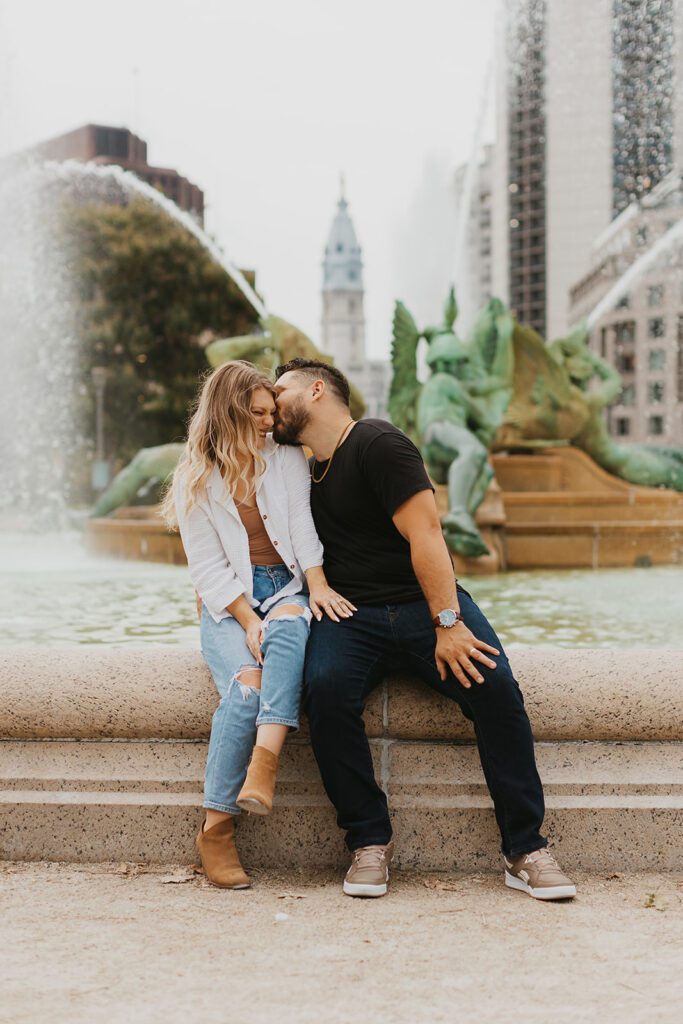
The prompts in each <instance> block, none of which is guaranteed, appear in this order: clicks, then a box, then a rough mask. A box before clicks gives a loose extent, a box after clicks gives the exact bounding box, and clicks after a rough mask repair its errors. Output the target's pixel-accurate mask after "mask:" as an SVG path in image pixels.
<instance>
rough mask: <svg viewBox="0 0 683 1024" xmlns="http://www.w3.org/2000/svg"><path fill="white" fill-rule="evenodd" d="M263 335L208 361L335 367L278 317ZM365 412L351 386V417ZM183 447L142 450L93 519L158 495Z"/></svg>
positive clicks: (233, 344)
mask: <svg viewBox="0 0 683 1024" xmlns="http://www.w3.org/2000/svg"><path fill="white" fill-rule="evenodd" d="M261 326H262V327H263V333H262V334H248V335H244V336H242V337H239V338H224V339H221V340H220V341H214V342H211V343H210V344H209V345H208V346H207V348H206V357H207V359H208V361H209V363H210V364H211V366H212V367H213V368H214V369H215V368H216V367H218V366H221V365H222V364H223V363H227V362H229V361H230V360H232V359H246V360H247V361H248V362H250V363H254V364H255V365H256V366H258V367H259V368H260V369H262V370H263V371H264V372H265V373H268V374H272V373H273V371H274V370H275V367H276V366H278V365H279V364H280V363H286V362H289V360H290V359H295V358H296V357H297V356H301V357H303V358H305V359H321V360H323V361H324V362H327V363H332V362H333V360H332V359H331V357H330V356H327V355H325V354H324V353H322V352H320V351H319V350H318V349H317V348H316V346H315V345H314V344H313V342H312V341H311V340H310V338H308V337H307V336H306V335H305V334H304V333H303V331H300V330H299V329H298V328H297V327H294V325H293V324H290V323H288V322H287V321H286V320H283V319H282V318H281V317H278V316H268V317H265V318H264V319H263V320H262V321H261ZM364 411H365V407H364V404H363V399H362V396H361V394H360V392H359V391H358V389H357V388H355V387H354V386H353V385H352V386H351V415H352V416H353V417H354V419H360V417H361V416H362V415H363V412H364ZM183 447H184V445H182V444H165V445H160V446H158V447H155V448H142V449H141V450H140V451H139V452H138V453H137V455H135V457H134V458H133V459H132V461H131V462H130V463H129V464H128V465H127V466H125V467H124V468H123V469H122V470H121V472H120V473H118V474H117V475H116V476H115V477H114V479H113V480H112V482H111V484H110V485H109V487H108V488H107V489H106V491H104V493H103V494H102V495H101V496H100V498H99V499H98V501H97V502H96V504H95V507H94V509H93V512H92V515H93V516H106V515H109V514H110V513H111V512H113V511H114V510H115V509H117V508H120V507H121V506H123V505H130V504H131V503H132V502H133V501H134V500H135V498H136V495H138V494H139V492H140V491H141V490H142V489H147V490H149V491H150V492H155V493H158V491H159V490H160V488H161V486H162V485H163V484H164V483H165V481H166V480H168V478H169V477H170V476H171V474H172V473H173V470H174V469H175V467H176V465H177V463H178V459H179V458H180V454H181V452H182V450H183Z"/></svg>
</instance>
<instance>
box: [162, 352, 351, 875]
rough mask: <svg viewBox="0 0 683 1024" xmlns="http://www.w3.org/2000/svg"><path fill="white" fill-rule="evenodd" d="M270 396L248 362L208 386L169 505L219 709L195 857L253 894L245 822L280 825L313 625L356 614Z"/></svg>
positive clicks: (302, 462) (224, 370) (304, 470)
mask: <svg viewBox="0 0 683 1024" xmlns="http://www.w3.org/2000/svg"><path fill="white" fill-rule="evenodd" d="M271 388H272V385H271V382H270V381H269V379H268V378H267V377H266V376H264V375H263V374H262V373H261V372H260V371H259V370H257V369H256V368H255V367H254V366H252V364H251V363H247V362H242V361H236V362H230V363H225V364H224V365H223V366H221V367H219V368H218V369H217V370H215V371H214V372H213V373H211V374H210V375H209V376H208V377H207V378H206V380H205V381H204V384H203V386H202V389H201V393H200V396H199V402H198V405H197V410H196V412H195V413H194V415H193V417H192V419H191V421H190V427H189V432H188V440H187V444H186V447H185V451H184V453H183V456H182V457H181V460H180V463H179V464H178V468H177V469H176V471H175V474H174V477H173V484H172V486H171V488H170V489H169V491H168V494H167V496H166V500H165V502H164V513H165V515H166V518H167V520H168V522H169V523H170V524H171V525H176V524H177V525H178V526H179V528H180V534H181V537H182V541H183V546H184V548H185V553H186V555H187V561H188V565H189V569H190V577H191V579H192V582H193V583H194V585H195V588H196V590H197V594H198V596H199V599H200V600H201V627H200V636H201V648H202V654H203V656H204V659H205V661H206V663H207V664H208V666H209V668H210V670H211V674H212V676H213V678H214V681H215V683H216V687H217V688H218V692H219V695H220V698H221V699H220V703H219V705H218V708H217V709H216V712H215V713H214V716H213V720H212V724H211V737H210V740H209V754H208V759H207V765H206V777H205V787H204V807H205V808H206V818H205V820H204V823H203V825H202V828H201V830H200V832H199V835H198V837H197V846H198V849H199V854H200V856H201V860H202V864H203V867H204V870H205V872H206V875H207V877H208V878H209V880H210V881H211V882H213V883H214V884H215V885H218V886H222V887H224V888H229V889H244V888H247V887H248V886H249V885H250V881H249V878H248V876H247V875H246V874H245V872H244V870H243V869H242V866H241V864H240V861H239V857H238V855H237V850H236V849H235V842H234V833H235V816H236V815H237V814H239V813H240V811H241V810H245V811H250V812H251V813H253V814H268V813H269V812H270V810H271V809H272V805H273V792H274V788H275V777H276V772H277V765H278V758H279V755H280V752H281V750H282V747H283V744H284V741H285V737H286V736H287V733H288V732H289V730H290V729H297V728H298V726H299V701H300V696H301V684H302V676H303V665H304V654H305V648H306V642H307V640H308V630H309V624H310V619H311V613H313V614H314V615H316V617H317V618H318V619H320V618H321V617H322V614H323V612H325V613H326V614H328V615H329V616H330V618H331V619H334V620H335V621H336V622H338V621H339V619H340V618H347V617H348V616H350V615H351V614H352V613H353V611H355V608H354V606H353V605H352V604H350V603H349V602H348V601H346V600H345V599H344V598H343V597H342V596H341V595H340V594H337V593H336V592H335V591H334V590H332V589H331V588H330V587H329V586H328V585H327V581H326V579H325V576H324V573H323V570H322V560H323V549H322V545H321V543H320V541H319V539H318V535H317V534H316V532H315V527H314V525H313V519H312V517H311V511H310V506H309V494H310V486H311V485H310V475H309V470H308V464H307V462H306V458H305V456H304V454H303V452H302V450H301V449H300V448H298V447H295V448H290V447H284V446H280V445H277V444H276V443H275V442H274V441H273V439H272V436H271V435H270V431H271V430H272V427H273V419H274V415H275V402H274V399H273V393H272V390H271ZM304 576H305V581H304ZM305 583H307V585H308V594H309V596H308V597H307V596H306V594H305V592H304V591H305ZM250 756H251V761H250V760H249V758H250ZM247 766H248V768H247Z"/></svg>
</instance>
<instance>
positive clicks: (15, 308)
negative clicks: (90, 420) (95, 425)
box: [0, 160, 268, 529]
mask: <svg viewBox="0 0 683 1024" xmlns="http://www.w3.org/2000/svg"><path fill="white" fill-rule="evenodd" d="M131 197H140V198H142V199H144V200H146V201H148V202H151V203H153V204H154V205H155V206H156V207H158V208H160V209H161V210H163V211H164V213H165V214H166V215H167V216H168V217H171V218H172V219H173V220H174V221H176V222H177V223H178V224H180V225H181V226H182V227H183V228H184V229H185V230H186V231H188V232H189V233H190V234H191V235H192V236H193V237H194V238H195V239H196V240H197V241H198V242H199V243H200V244H201V245H202V247H203V248H204V249H205V250H206V251H207V253H208V254H209V255H210V257H211V258H212V259H213V260H215V262H216V263H217V264H218V265H219V266H221V267H222V268H223V269H224V270H225V272H226V273H227V274H228V275H229V277H230V278H231V279H232V281H233V282H234V283H235V285H236V286H237V288H238V289H239V290H240V292H241V293H242V294H243V295H244V297H245V298H246V300H247V301H248V303H249V304H250V305H251V306H252V307H253V309H254V311H255V313H256V315H257V316H258V317H259V318H263V317H265V316H267V315H268V313H267V310H266V307H265V305H264V304H263V302H262V301H261V300H260V298H259V297H258V295H257V294H256V293H255V291H254V289H253V288H252V287H251V285H250V284H249V282H248V281H247V280H246V279H245V277H244V275H243V274H242V273H241V272H240V271H239V270H238V269H237V268H236V267H235V266H234V265H233V264H232V263H231V262H230V261H229V260H227V259H226V258H225V257H224V256H223V254H222V253H221V251H220V248H219V247H218V245H217V244H216V243H215V242H214V241H213V240H212V239H211V238H210V237H209V235H207V234H206V232H205V231H203V230H202V228H201V227H200V226H199V225H198V224H197V223H196V222H195V221H194V220H193V218H192V217H191V216H190V215H189V214H188V213H185V212H184V211H182V210H179V209H178V207H177V206H176V205H175V203H173V202H172V201H171V200H169V199H168V198H167V197H166V196H164V195H163V194H162V193H160V192H158V191H157V190H156V189H155V188H153V187H152V186H151V185H148V184H147V183H146V182H143V181H141V180H140V179H139V178H137V177H136V176H135V175H134V174H132V173H131V172H129V171H125V170H123V169H122V168H120V167H118V166H115V165H100V164H83V163H79V162H78V161H66V162H64V163H58V162H52V161H48V162H45V163H38V162H35V161H26V160H21V161H19V160H17V161H15V162H14V163H12V164H5V166H4V167H3V175H2V178H1V179H0V224H1V229H0V478H1V479H2V481H3V489H2V491H1V492H0V512H1V513H2V515H3V520H4V522H5V524H6V523H7V522H8V521H9V522H11V523H16V525H20V526H23V525H26V524H32V525H34V526H38V527H39V528H40V529H44V528H45V527H46V526H48V525H49V527H50V528H53V529H54V528H55V527H57V528H60V527H64V526H66V525H68V523H69V521H70V515H69V512H68V504H69V497H70V496H69V494H68V486H69V485H68V480H69V479H70V475H71V474H70V468H71V467H73V466H74V464H75V462H77V453H78V452H81V453H82V452H83V450H84V446H85V447H87V445H88V444H89V438H88V436H86V435H87V434H89V432H86V431H84V430H83V429H82V424H80V423H79V422H78V414H77V410H76V408H75V405H76V404H77V400H78V394H79V389H80V393H81V394H82V395H83V396H85V394H86V393H87V389H88V385H87V384H85V383H84V382H82V381H80V373H81V366H80V350H81V339H80V332H79V329H78V310H79V299H78V296H77V295H76V294H75V292H74V286H75V284H76V281H75V279H74V276H73V271H72V268H73V265H74V257H75V254H74V253H73V252H72V251H71V249H70V247H69V244H68V243H67V239H66V236H65V235H64V232H63V230H62V224H61V220H60V211H61V208H62V203H63V201H64V200H65V199H67V200H72V201H74V202H76V203H83V202H86V203H89V202H95V203H115V204H119V205H121V204H124V205H125V204H127V203H128V202H129V200H130V198H131ZM74 399H76V402H75V401H74Z"/></svg>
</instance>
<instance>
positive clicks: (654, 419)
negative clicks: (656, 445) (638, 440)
mask: <svg viewBox="0 0 683 1024" xmlns="http://www.w3.org/2000/svg"><path fill="white" fill-rule="evenodd" d="M647 432H648V434H653V435H654V434H663V433H664V417H663V416H650V417H649V419H648V421H647Z"/></svg>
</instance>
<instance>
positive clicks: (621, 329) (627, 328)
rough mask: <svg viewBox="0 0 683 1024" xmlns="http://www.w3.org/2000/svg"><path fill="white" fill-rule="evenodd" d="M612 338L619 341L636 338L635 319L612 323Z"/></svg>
mask: <svg viewBox="0 0 683 1024" xmlns="http://www.w3.org/2000/svg"><path fill="white" fill-rule="evenodd" d="M614 340H615V341H616V342H617V344H619V343H623V342H625V341H635V340H636V323H635V320H622V321H621V322H620V323H617V324H615V325H614Z"/></svg>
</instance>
